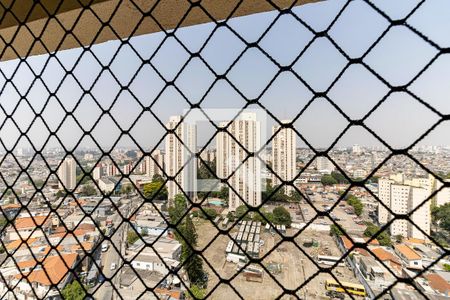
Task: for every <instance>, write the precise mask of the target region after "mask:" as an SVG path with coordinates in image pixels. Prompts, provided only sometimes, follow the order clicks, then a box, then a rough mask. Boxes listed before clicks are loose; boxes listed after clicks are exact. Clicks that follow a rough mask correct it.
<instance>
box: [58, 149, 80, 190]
mask: <svg viewBox="0 0 450 300" xmlns="http://www.w3.org/2000/svg"><path fill="white" fill-rule="evenodd" d="M58 177H59V180H60V182H59V188H60V189H67V190H73V189H74V188H75V186H76V178H77V164H76V162H75V159H73V157H66V158H65V159H64V161H63V162H62V163H61V165H60V166H59V168H58Z"/></svg>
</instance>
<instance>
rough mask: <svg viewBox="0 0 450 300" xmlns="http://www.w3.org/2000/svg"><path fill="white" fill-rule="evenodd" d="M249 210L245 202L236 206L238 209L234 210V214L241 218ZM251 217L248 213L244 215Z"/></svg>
mask: <svg viewBox="0 0 450 300" xmlns="http://www.w3.org/2000/svg"><path fill="white" fill-rule="evenodd" d="M247 211H248V208H247V206H246V205H245V204H242V205H240V206H238V207H237V208H236V211H235V212H234V215H235V216H236V219H239V218H240V217H242V216H243V215H244V214H245V213H246V212H247ZM247 217H249V216H248V214H247V215H246V216H245V217H244V218H247Z"/></svg>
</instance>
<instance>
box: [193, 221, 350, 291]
mask: <svg viewBox="0 0 450 300" xmlns="http://www.w3.org/2000/svg"><path fill="white" fill-rule="evenodd" d="M254 225H255V226H254ZM253 226H254V228H255V229H254V230H255V233H253V234H254V236H253V241H251V242H252V243H254V241H255V240H254V239H255V234H256V231H257V229H256V228H260V229H259V241H258V243H257V244H259V245H260V246H259V253H255V247H254V244H253V245H252V248H251V249H252V251H251V252H250V251H248V249H250V248H249V247H248V246H246V244H247V245H248V244H249V242H248V236H249V235H251V231H252V227H253ZM247 228H249V231H247ZM279 229H280V230H281V227H280V228H279ZM215 230H216V229H215V228H214V226H213V225H212V224H211V223H209V222H202V224H199V225H198V232H205V234H200V235H199V244H203V245H204V244H207V243H208V242H209V240H206V239H208V237H209V236H210V234H209V233H211V235H213V234H214V232H215ZM285 230H286V235H289V234H292V232H291V231H292V230H293V229H285ZM208 232H209V233H208ZM278 232H280V231H278V230H273V229H271V228H266V227H265V226H263V225H262V224H258V223H255V222H253V223H251V222H250V223H247V222H246V223H241V224H240V226H236V230H233V231H232V232H231V233H230V235H231V236H232V237H233V239H234V240H235V241H236V242H237V243H239V244H240V245H241V247H237V245H236V242H234V241H233V240H231V239H230V237H228V236H226V235H220V236H218V237H217V238H216V239H215V240H214V242H212V243H211V245H210V246H209V247H208V248H207V249H206V250H205V251H204V256H205V258H206V260H207V261H208V263H209V264H211V266H212V267H213V268H214V270H215V271H216V272H217V274H218V275H219V276H220V277H222V278H224V279H231V285H232V286H233V287H234V288H235V289H236V290H237V291H238V292H239V293H240V294H241V295H242V296H243V297H245V298H251V299H273V298H276V297H278V296H279V295H280V294H282V292H283V287H284V288H286V289H294V290H296V289H298V288H299V287H300V286H301V285H302V284H303V283H304V282H307V283H306V284H305V285H304V286H303V287H302V288H300V289H298V291H297V295H298V296H299V297H300V298H302V299H304V298H306V299H307V298H314V299H329V297H327V296H326V291H325V288H324V287H325V281H326V280H327V279H330V278H331V275H330V274H328V273H327V272H326V271H323V272H319V268H318V267H317V266H319V265H320V266H321V267H324V268H326V267H329V266H327V265H326V264H322V263H319V262H320V260H318V257H339V256H340V251H339V249H338V248H337V245H336V243H335V241H334V239H333V238H332V237H331V236H330V235H329V233H328V232H320V231H313V230H305V231H303V232H302V233H301V234H300V235H298V236H297V237H296V238H295V242H296V244H297V245H298V246H297V245H295V244H294V243H292V242H281V241H282V238H281V236H280V235H279V233H278ZM246 233H248V235H247V239H246V240H245V239H243V237H244V236H245V235H246ZM280 233H281V232H280ZM241 234H242V236H241V237H240V242H239V241H238V240H237V239H238V237H239V236H240V235H241ZM203 239H205V240H203ZM246 241H247V242H246ZM242 244H244V246H245V247H247V248H244V247H242ZM235 247H236V248H235ZM239 248H240V249H239ZM230 249H231V250H230ZM236 249H239V250H236ZM242 250H244V251H246V252H247V254H248V255H249V256H250V255H251V257H253V258H258V257H259V258H260V259H262V266H261V265H260V264H254V263H252V264H248V263H247V261H248V260H247V256H246V255H245V254H244V253H243V252H242ZM239 251H241V253H240V254H239ZM236 253H238V255H236ZM230 254H231V257H230ZM231 258H232V259H231ZM205 269H206V270H207V271H208V273H209V274H208V275H209V279H210V284H209V285H208V290H207V292H209V291H210V290H211V289H212V288H214V287H215V286H216V284H217V282H218V281H219V279H218V277H217V276H216V274H215V273H214V272H213V271H212V270H211V268H210V267H209V266H207V267H206V268H205ZM240 270H242V272H240V274H238V275H237V276H236V274H237V273H238V271H240ZM332 273H333V274H334V275H335V276H336V277H337V278H338V279H340V280H343V281H347V282H355V283H357V282H358V280H357V279H356V278H355V276H354V274H353V272H352V271H351V270H350V269H349V268H348V266H346V265H345V264H339V265H338V266H336V267H335V268H334V269H333V271H332ZM262 287H264V288H262ZM211 296H212V298H213V299H225V298H226V299H239V297H238V295H236V293H235V292H234V291H233V290H232V289H231V288H230V287H228V286H226V285H219V286H218V287H217V288H215V289H214V291H213V293H212V295H211Z"/></svg>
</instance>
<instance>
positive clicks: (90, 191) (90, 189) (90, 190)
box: [80, 184, 97, 196]
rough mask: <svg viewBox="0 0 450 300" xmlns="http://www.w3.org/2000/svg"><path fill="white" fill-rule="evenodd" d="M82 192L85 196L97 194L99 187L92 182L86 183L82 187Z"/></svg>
mask: <svg viewBox="0 0 450 300" xmlns="http://www.w3.org/2000/svg"><path fill="white" fill-rule="evenodd" d="M80 194H81V195H83V196H94V195H97V189H96V188H95V187H94V186H93V185H92V184H85V185H83V187H82V188H81V192H80Z"/></svg>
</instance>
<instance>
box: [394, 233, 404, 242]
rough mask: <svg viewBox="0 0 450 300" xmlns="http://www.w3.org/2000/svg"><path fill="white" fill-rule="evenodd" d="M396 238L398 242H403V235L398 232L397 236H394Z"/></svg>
mask: <svg viewBox="0 0 450 300" xmlns="http://www.w3.org/2000/svg"><path fill="white" fill-rule="evenodd" d="M394 239H395V241H396V242H397V243H401V242H403V235H401V234H397V235H396V236H394Z"/></svg>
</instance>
